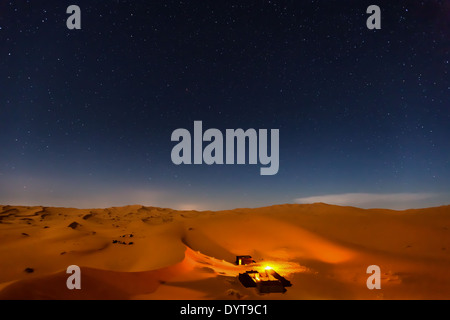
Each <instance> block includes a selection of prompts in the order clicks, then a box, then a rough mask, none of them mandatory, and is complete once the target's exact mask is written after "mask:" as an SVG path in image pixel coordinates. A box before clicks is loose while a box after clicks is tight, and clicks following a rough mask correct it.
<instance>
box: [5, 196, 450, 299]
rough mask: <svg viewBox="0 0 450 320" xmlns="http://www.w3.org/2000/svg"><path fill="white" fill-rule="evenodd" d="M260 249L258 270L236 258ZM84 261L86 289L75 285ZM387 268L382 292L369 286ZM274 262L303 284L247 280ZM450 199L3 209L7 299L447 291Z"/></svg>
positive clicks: (424, 295) (434, 295)
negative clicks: (270, 287)
mask: <svg viewBox="0 0 450 320" xmlns="http://www.w3.org/2000/svg"><path fill="white" fill-rule="evenodd" d="M246 254H250V255H252V257H253V258H254V260H255V261H256V264H255V265H254V266H251V267H245V266H236V265H235V264H234V260H235V256H236V255H246ZM73 264H75V265H78V266H80V267H81V272H82V281H81V282H82V289H81V290H68V289H67V288H66V279H67V277H68V275H67V274H66V272H65V270H66V268H67V267H68V266H69V265H73ZM373 264H376V265H379V266H380V267H381V271H382V289H381V290H368V289H367V287H366V280H367V277H368V276H369V275H367V274H366V268H367V267H368V266H369V265H373ZM267 265H270V266H273V267H274V268H276V269H277V271H279V272H280V273H282V274H283V275H285V276H286V278H288V279H289V280H290V281H291V282H292V284H293V286H292V287H290V288H289V289H288V290H287V292H286V293H284V294H281V293H277V294H259V293H258V292H257V291H256V290H255V289H252V288H244V287H243V286H242V285H241V284H240V282H239V281H238V279H237V275H238V274H239V273H242V272H244V271H245V270H249V269H252V268H253V269H255V268H256V269H258V268H260V269H263V268H264V267H265V266H267ZM449 265H450V207H449V206H446V207H438V208H428V209H418V210H406V211H392V210H383V209H372V210H363V209H358V208H353V207H339V206H331V205H326V204H321V203H319V204H311V205H279V206H272V207H266V208H258V209H236V210H229V211H219V212H209V211H207V212H196V211H176V210H171V209H163V208H155V207H143V206H139V205H136V206H127V207H121V208H108V209H90V210H88V209H71V208H48V207H20V206H3V207H0V270H1V273H0V299H449V298H450V274H449V273H448V266H449Z"/></svg>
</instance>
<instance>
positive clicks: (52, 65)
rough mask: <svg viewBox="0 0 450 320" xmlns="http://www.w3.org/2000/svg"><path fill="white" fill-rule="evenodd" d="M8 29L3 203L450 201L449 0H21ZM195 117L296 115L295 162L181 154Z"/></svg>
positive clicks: (284, 122) (290, 132) (2, 35)
mask: <svg viewBox="0 0 450 320" xmlns="http://www.w3.org/2000/svg"><path fill="white" fill-rule="evenodd" d="M71 4H77V5H79V6H80V8H81V14H82V18H81V21H82V22H81V23H82V29H81V30H68V29H67V28H66V19H67V17H68V16H69V15H68V14H66V8H67V7H68V6H69V5H71ZM371 4H378V5H379V6H380V7H381V11H382V29H381V30H368V29H367V27H366V19H367V18H368V16H369V15H368V14H367V13H366V9H367V7H368V6H369V5H371ZM0 28H1V29H0V41H1V46H0V104H1V107H0V108H1V109H0V117H1V125H0V145H1V146H2V147H1V157H0V203H2V204H27V205H28V204H36V205H58V206H75V207H105V206H112V205H126V204H135V203H140V204H145V205H155V206H164V207H173V208H198V209H206V208H211V209H218V208H235V207H256V206H263V205H271V204H277V203H287V202H289V203H292V202H309V201H310V200H311V201H321V200H323V201H327V200H330V199H331V200H333V201H334V200H336V199H338V201H334V202H337V203H339V204H356V205H360V206H363V207H367V206H369V207H370V206H380V207H383V206H384V207H418V206H419V207H420V206H429V205H440V204H448V203H450V200H449V199H450V197H449V195H450V192H449V188H450V164H449V159H450V144H449V142H448V141H449V138H450V126H449V123H450V81H449V80H450V78H449V74H448V72H449V70H450V65H449V60H450V55H449V52H450V5H449V3H448V1H433V0H430V1H395V3H394V4H393V3H392V1H378V2H377V3H372V2H369V1H325V0H324V1H248V2H245V3H243V1H226V2H225V1H223V2H220V3H219V1H85V0H77V1H75V2H74V1H70V2H69V1H39V2H37V1H33V2H31V1H3V2H2V3H1V4H0ZM195 120H202V121H203V126H204V128H205V129H207V128H218V129H220V130H223V131H225V129H228V128H230V129H237V128H243V129H248V128H255V129H279V130H280V155H279V156H280V169H279V172H278V174H277V175H275V176H261V175H260V174H259V168H260V165H244V166H243V165H221V166H220V165H213V166H207V165H200V166H194V165H191V166H187V165H181V166H175V165H174V164H173V163H172V161H171V158H170V153H171V149H172V148H173V146H174V145H175V143H173V142H171V141H170V137H171V133H172V132H173V131H174V130H175V129H177V128H186V129H188V130H190V131H191V132H192V130H193V123H194V121H195ZM355 193H358V194H361V195H359V196H358V195H354V194H355ZM331 195H340V196H339V197H338V198H335V197H334V198H333V197H330V196H331ZM311 197H312V198H311ZM331 200H330V201H328V202H333V201H331Z"/></svg>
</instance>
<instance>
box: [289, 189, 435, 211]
mask: <svg viewBox="0 0 450 320" xmlns="http://www.w3.org/2000/svg"><path fill="white" fill-rule="evenodd" d="M437 196H438V194H435V193H390V194H379V193H344V194H330V195H322V196H313V197H304V198H297V199H295V200H294V201H295V202H296V203H316V202H324V203H328V204H335V205H340V206H354V207H360V208H389V209H409V208H419V207H426V206H430V205H433V204H432V203H431V202H430V201H432V200H434V199H435V198H436V197H437Z"/></svg>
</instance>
